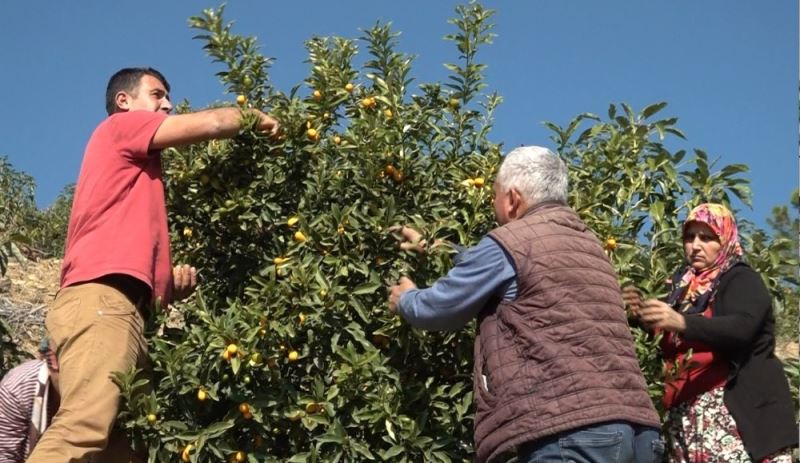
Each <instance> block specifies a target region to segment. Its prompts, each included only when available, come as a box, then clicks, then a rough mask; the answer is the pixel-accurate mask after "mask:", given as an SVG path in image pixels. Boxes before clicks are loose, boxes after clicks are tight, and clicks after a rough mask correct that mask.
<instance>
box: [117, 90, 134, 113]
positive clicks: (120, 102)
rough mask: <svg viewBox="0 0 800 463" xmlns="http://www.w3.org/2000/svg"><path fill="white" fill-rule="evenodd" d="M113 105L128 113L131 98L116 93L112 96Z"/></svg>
mask: <svg viewBox="0 0 800 463" xmlns="http://www.w3.org/2000/svg"><path fill="white" fill-rule="evenodd" d="M114 103H115V104H116V105H117V108H119V109H122V110H124V111H128V110H129V109H131V96H130V95H128V94H127V93H126V92H117V94H116V95H114Z"/></svg>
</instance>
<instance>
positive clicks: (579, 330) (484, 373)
mask: <svg viewBox="0 0 800 463" xmlns="http://www.w3.org/2000/svg"><path fill="white" fill-rule="evenodd" d="M567 183H568V180H567V168H566V166H565V165H564V162H563V161H562V160H561V159H560V158H559V157H558V155H556V154H554V153H553V152H552V151H550V150H548V149H546V148H542V147H537V146H528V147H521V148H517V149H515V150H513V151H511V152H510V153H508V155H506V157H505V159H504V161H503V163H502V165H501V166H500V170H499V171H498V174H497V179H496V181H495V184H494V192H495V199H494V207H495V215H496V217H497V222H498V224H499V227H498V228H496V229H494V230H493V231H491V232H490V233H489V234H488V235H487V236H485V237H484V238H483V239H482V240H481V241H480V242H479V243H478V244H477V245H476V246H474V247H472V248H469V249H467V250H465V251H463V252H461V253H460V254H459V255H458V256H457V257H456V265H455V267H453V268H452V269H451V270H450V271H449V272H448V274H447V275H445V276H443V277H442V278H440V279H439V280H438V281H436V282H435V283H434V284H433V286H431V287H430V288H425V289H419V288H417V287H416V285H415V284H414V282H413V281H411V280H410V279H408V278H406V277H403V278H401V279H400V281H399V282H398V283H397V285H395V286H393V287H392V288H391V289H390V296H389V307H390V309H391V310H393V311H397V312H399V313H400V315H402V316H403V318H404V319H405V320H406V321H407V322H408V323H409V324H411V325H412V326H414V327H417V328H421V329H427V330H456V329H460V328H462V327H463V326H464V325H465V324H467V323H468V322H469V321H470V320H471V319H472V318H475V317H476V318H477V320H478V334H477V336H476V339H475V363H474V394H475V405H476V411H475V452H476V461H478V462H488V463H494V462H501V461H506V459H507V458H509V457H514V456H516V458H517V461H518V462H519V463H529V462H530V463H533V462H567V461H580V462H598V463H600V462H602V463H610V462H658V461H661V454H662V453H663V448H664V447H663V442H662V441H661V439H660V437H659V431H658V428H659V426H660V422H659V417H658V414H657V413H656V411H655V409H654V407H653V404H652V402H651V400H650V397H649V395H648V393H647V386H646V384H645V381H644V378H643V377H642V373H641V370H640V368H639V364H638V361H637V359H636V355H635V352H634V345H633V339H632V337H631V334H630V330H629V328H628V324H627V320H626V316H625V310H624V308H623V303H622V296H621V292H620V287H619V283H618V280H617V275H616V273H615V271H614V269H613V267H612V266H611V264H610V262H609V261H608V258H607V257H606V255H605V253H604V252H603V248H602V245H601V244H600V241H599V240H598V239H597V237H596V236H595V235H594V234H593V233H592V231H591V230H589V229H588V227H587V226H586V224H584V223H583V221H582V220H581V219H580V218H579V217H578V215H577V214H576V213H575V211H573V210H572V209H570V208H569V206H567ZM401 234H402V235H403V238H404V240H405V242H404V243H403V244H402V245H401V246H402V247H403V248H405V249H415V250H418V251H424V250H425V243H424V242H423V241H421V239H420V238H421V235H420V234H419V233H418V232H417V231H415V230H413V229H411V228H408V227H403V228H402V230H401Z"/></svg>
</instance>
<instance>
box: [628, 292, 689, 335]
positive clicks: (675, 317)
mask: <svg viewBox="0 0 800 463" xmlns="http://www.w3.org/2000/svg"><path fill="white" fill-rule="evenodd" d="M639 319H640V320H642V322H643V323H644V324H645V325H646V326H647V327H648V328H661V329H663V330H667V331H671V332H673V333H683V331H684V330H685V329H686V319H685V318H684V317H683V315H682V314H681V313H679V312H677V311H675V310H674V309H673V308H672V307H670V306H668V305H667V304H665V303H664V302H661V301H659V300H658V299H648V300H646V301H644V306H643V307H642V308H641V309H640V310H639Z"/></svg>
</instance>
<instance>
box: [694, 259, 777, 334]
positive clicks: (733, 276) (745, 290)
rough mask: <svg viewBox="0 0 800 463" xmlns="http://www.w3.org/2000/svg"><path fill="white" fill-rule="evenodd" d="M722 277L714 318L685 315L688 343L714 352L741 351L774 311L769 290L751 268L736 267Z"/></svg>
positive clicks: (715, 303)
mask: <svg viewBox="0 0 800 463" xmlns="http://www.w3.org/2000/svg"><path fill="white" fill-rule="evenodd" d="M729 272H730V274H729V275H726V276H724V277H723V281H721V282H720V287H719V291H718V292H717V296H716V301H715V302H714V315H713V316H712V317H711V318H705V317H703V316H701V315H699V314H698V315H687V316H686V331H684V333H683V337H684V339H686V340H687V341H700V342H702V343H704V344H707V345H709V346H710V347H712V348H714V349H726V350H738V349H741V348H746V347H748V346H749V345H750V344H752V342H753V340H754V339H755V337H756V335H757V334H758V331H759V329H760V328H761V326H762V325H763V323H764V319H765V317H766V316H767V314H768V313H769V311H770V309H771V301H770V296H769V292H768V291H767V287H766V286H765V285H764V282H763V281H761V277H760V276H759V275H758V274H757V273H756V272H755V271H753V270H752V269H750V268H749V267H735V268H733V269H731V270H730V271H729Z"/></svg>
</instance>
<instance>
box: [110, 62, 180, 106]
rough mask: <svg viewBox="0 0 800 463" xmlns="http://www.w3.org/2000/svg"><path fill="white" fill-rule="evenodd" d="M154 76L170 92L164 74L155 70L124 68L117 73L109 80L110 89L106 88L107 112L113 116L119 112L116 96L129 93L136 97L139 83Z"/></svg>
mask: <svg viewBox="0 0 800 463" xmlns="http://www.w3.org/2000/svg"><path fill="white" fill-rule="evenodd" d="M146 75H147V76H153V77H155V78H156V79H158V80H160V81H161V83H162V84H164V88H166V89H167V91H168V92H169V82H167V78H166V77H164V74H161V73H160V72H158V71H156V70H155V69H153V68H124V69H120V70H119V71H117V72H115V73H114V75H113V76H111V78H110V79H108V87H106V112H107V113H108V115H109V116H110V115H112V114H114V113H116V112H119V111H120V109H119V108H118V107H117V102H116V96H117V93H119V92H127V93H129V94H131V95H132V96H136V91H137V90H138V88H139V81H141V80H142V77H144V76H146Z"/></svg>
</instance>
